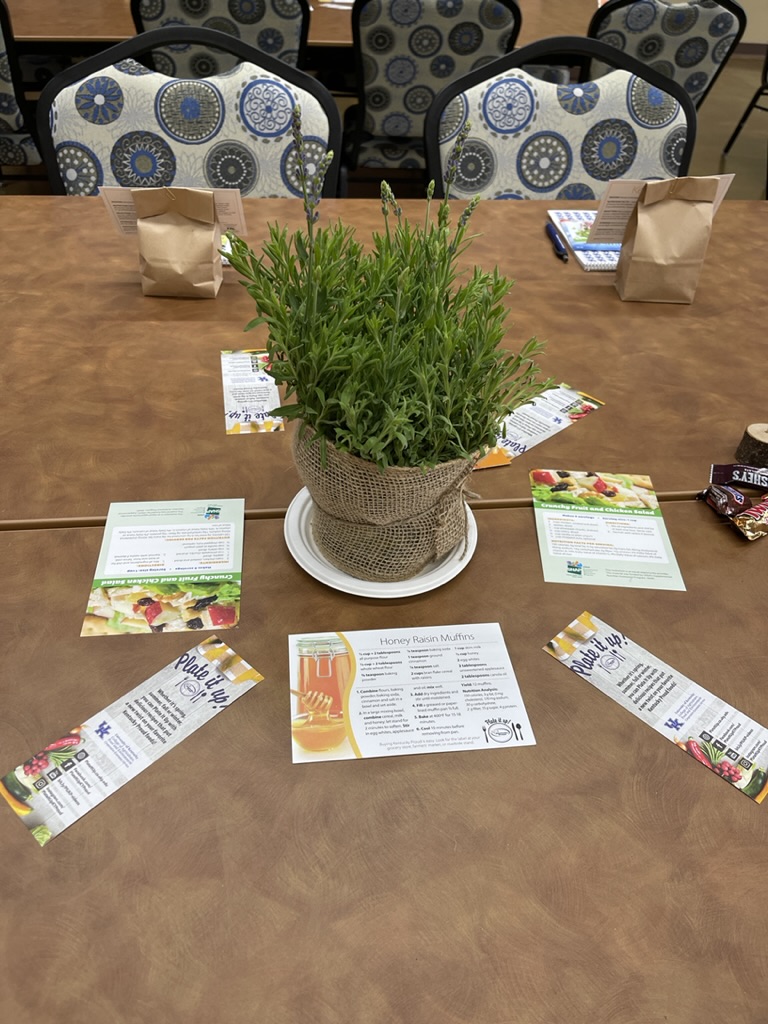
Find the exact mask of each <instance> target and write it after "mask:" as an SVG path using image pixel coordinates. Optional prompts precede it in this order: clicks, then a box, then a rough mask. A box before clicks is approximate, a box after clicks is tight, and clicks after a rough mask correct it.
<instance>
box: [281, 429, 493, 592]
mask: <svg viewBox="0 0 768 1024" xmlns="http://www.w3.org/2000/svg"><path fill="white" fill-rule="evenodd" d="M312 436H313V435H312V433H311V432H310V431H309V430H307V431H305V433H304V436H303V437H302V438H301V439H299V436H298V432H297V433H296V434H295V435H294V440H293V455H294V459H295V460H296V467H297V469H298V471H299V476H300V477H301V479H302V481H303V483H304V485H305V486H306V487H307V489H308V490H309V493H310V495H311V496H312V502H313V505H314V508H313V512H312V534H313V536H314V539H315V543H316V544H317V546H318V547H319V548H320V550H321V551H322V553H323V554H324V555H325V557H326V558H327V559H328V561H329V562H331V563H332V564H333V565H335V566H336V567H337V568H338V569H341V570H342V571H343V572H346V573H348V574H349V575H350V576H354V577H355V578H356V579H361V580H375V581H378V582H395V581H397V580H407V579H410V578H411V577H413V576H415V575H416V574H417V573H419V572H421V570H422V569H424V568H425V567H426V566H427V565H429V563H430V562H433V561H434V560H435V559H437V558H441V557H442V556H443V555H446V554H448V552H449V551H452V550H453V548H455V547H456V545H457V544H461V543H466V539H467V512H466V507H465V505H464V488H465V486H466V484H467V481H468V479H469V474H470V473H471V472H472V469H473V467H474V464H475V462H476V459H474V458H473V459H455V460H453V461H451V462H444V463H441V464H440V465H438V466H435V468H434V469H429V470H426V471H424V470H422V469H418V468H417V469H410V468H401V467H399V466H393V467H390V468H388V469H387V470H385V471H384V472H383V473H382V472H381V470H379V469H378V467H377V466H375V465H374V464H373V463H372V462H366V461H364V460H363V459H359V458H357V457H356V456H354V455H350V454H348V453H347V452H342V451H339V450H338V449H336V448H334V446H333V445H332V444H330V443H328V444H327V445H326V460H325V461H326V464H325V466H323V465H322V462H321V447H320V444H319V443H318V442H316V443H314V444H313V443H311V438H312Z"/></svg>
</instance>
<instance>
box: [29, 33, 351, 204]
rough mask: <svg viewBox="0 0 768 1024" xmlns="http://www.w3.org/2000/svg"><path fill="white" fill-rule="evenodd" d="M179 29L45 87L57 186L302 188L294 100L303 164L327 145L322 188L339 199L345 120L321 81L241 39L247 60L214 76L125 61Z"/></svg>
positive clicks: (120, 49) (146, 38)
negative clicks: (330, 153) (174, 73)
mask: <svg viewBox="0 0 768 1024" xmlns="http://www.w3.org/2000/svg"><path fill="white" fill-rule="evenodd" d="M178 31H179V30H174V29H171V30H167V29H160V30H158V31H155V32H147V33H144V35H143V36H136V37H134V38H133V39H130V40H126V41H125V42H123V43H119V44H118V45H117V46H115V47H112V48H111V49H109V50H106V51H104V52H103V53H101V54H99V55H97V56H96V57H90V58H87V59H86V60H85V61H82V62H81V63H80V64H78V65H75V67H74V68H71V69H69V70H68V71H66V72H63V73H62V74H60V75H57V76H56V77H55V78H54V79H53V80H52V81H51V82H49V83H48V85H47V86H46V87H45V89H44V90H43V93H42V95H41V97H40V102H39V109H38V124H39V130H40V142H41V146H42V149H43V156H44V158H45V163H46V166H47V168H48V174H49V178H50V180H51V186H52V188H53V190H54V191H55V192H57V193H66V194H69V195H78V196H85V195H95V194H96V193H98V191H99V188H100V186H101V185H122V186H125V187H130V188H138V187H142V186H146V187H160V186H167V185H171V184H173V185H177V186H194V187H198V188H238V189H240V191H241V192H242V194H243V195H251V196H262V197H267V196H286V197H290V196H301V195H302V192H301V189H300V186H299V182H298V179H297V176H296V150H295V147H294V144H293V137H292V134H291V121H292V112H293V108H294V107H295V106H296V104H300V106H301V114H302V128H303V134H304V137H305V146H306V149H305V158H306V159H307V161H308V163H309V165H310V166H313V165H314V163H315V162H316V161H318V160H319V159H320V158H321V157H322V156H323V155H324V154H325V152H326V151H327V150H328V149H331V148H332V149H333V150H334V154H335V158H334V160H333V162H332V164H331V167H330V170H329V173H328V176H327V178H326V186H325V190H324V191H325V194H326V195H335V194H336V186H337V181H338V167H339V153H340V145H341V119H340V116H339V113H338V109H337V108H336V105H335V103H334V101H333V97H332V96H331V95H330V93H328V92H327V90H326V89H325V88H324V86H322V85H321V84H320V83H318V82H316V81H315V80H314V79H312V78H310V77H309V76H308V75H305V74H304V73H303V72H302V71H298V70H297V69H295V68H290V67H288V66H287V65H284V64H281V63H280V62H278V61H276V60H273V59H271V58H269V57H265V56H264V55H260V54H257V53H256V52H255V51H254V50H253V48H252V47H250V46H247V45H246V44H244V43H242V42H240V41H239V40H237V41H235V40H233V41H232V45H237V48H238V50H240V51H241V52H240V54H239V55H240V56H241V57H242V55H243V54H244V53H248V54H249V55H250V56H251V57H252V58H253V60H252V61H250V62H249V61H245V60H241V63H239V64H238V65H237V67H235V68H234V69H233V70H232V71H228V72H225V73H224V74H220V75H213V76H211V77H210V78H201V79H182V78H171V77H169V76H167V75H163V74H160V73H159V72H154V71H150V70H149V69H148V68H146V67H145V66H144V65H142V64H139V63H137V62H136V61H135V60H133V59H132V57H133V56H135V55H136V54H137V53H140V52H145V49H146V47H148V46H150V45H154V43H155V42H163V43H165V42H166V41H167V39H168V37H169V35H175V34H176V33H177V32H178ZM201 34H202V35H203V36H208V35H209V33H208V32H206V31H205V30H201V29H189V30H187V35H190V36H194V37H195V41H200V40H199V38H198V37H199V36H200V35H201ZM236 52H237V51H236Z"/></svg>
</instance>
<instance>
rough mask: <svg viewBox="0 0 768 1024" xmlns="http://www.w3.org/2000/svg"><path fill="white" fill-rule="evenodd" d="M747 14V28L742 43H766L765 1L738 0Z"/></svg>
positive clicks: (766, 4)
mask: <svg viewBox="0 0 768 1024" xmlns="http://www.w3.org/2000/svg"><path fill="white" fill-rule="evenodd" d="M740 2H741V6H742V7H743V8H744V10H745V11H746V12H747V28H746V31H745V32H744V36H743V38H742V40H741V41H742V43H768V3H766V2H765V0H740Z"/></svg>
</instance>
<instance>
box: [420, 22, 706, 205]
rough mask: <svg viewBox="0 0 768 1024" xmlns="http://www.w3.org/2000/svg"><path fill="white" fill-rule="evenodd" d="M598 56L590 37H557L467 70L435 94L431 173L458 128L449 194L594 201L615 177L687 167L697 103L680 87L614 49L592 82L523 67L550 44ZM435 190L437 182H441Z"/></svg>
mask: <svg viewBox="0 0 768 1024" xmlns="http://www.w3.org/2000/svg"><path fill="white" fill-rule="evenodd" d="M548 49H549V50H550V52H552V53H557V54H559V55H562V54H567V53H572V54H573V56H574V60H573V64H574V65H575V64H576V63H577V62H578V61H577V58H578V57H579V56H586V57H602V58H604V59H607V61H609V62H611V63H612V62H613V57H612V51H611V50H610V48H609V47H607V46H603V45H602V44H600V43H598V42H595V41H594V40H587V39H578V38H576V37H568V36H565V37H559V38H553V39H546V40H542V41H540V42H538V43H533V44H531V45H530V46H524V47H522V48H521V49H519V50H516V51H515V52H514V53H513V54H510V55H508V56H507V57H505V58H504V59H503V60H502V61H501V62H499V64H501V65H503V67H501V68H500V67H499V64H496V65H494V67H492V68H488V69H487V72H485V73H484V72H483V71H479V72H473V73H472V74H470V75H467V76H465V77H464V79H463V80H459V81H458V82H455V83H452V85H451V86H449V87H448V88H446V89H445V90H443V92H441V93H440V95H439V96H438V97H437V98H436V99H435V102H434V104H433V107H432V109H431V110H430V113H429V115H428V116H427V123H426V127H425V138H426V147H427V159H428V168H429V175H430V177H434V178H435V179H436V180H437V181H440V182H442V180H443V176H444V173H445V171H446V169H447V166H448V160H449V157H450V155H451V152H452V150H453V147H454V143H455V140H456V136H457V135H458V134H459V132H460V131H461V129H462V128H463V126H464V124H465V123H466V121H467V120H469V121H470V129H469V135H468V138H467V140H466V142H465V143H464V146H463V149H462V151H461V153H460V154H459V155H458V158H457V170H456V176H455V181H454V185H453V191H452V194H453V195H454V197H459V198H460V197H466V196H475V195H479V196H480V197H481V198H483V199H548V200H562V199H597V198H600V196H601V195H602V193H603V191H604V190H605V187H606V184H607V183H608V182H609V181H611V180H613V179H614V178H638V179H650V178H669V177H675V176H676V175H678V174H682V173H685V172H686V171H687V169H688V163H689V161H690V155H691V151H692V149H693V143H694V140H695V134H696V111H695V109H694V106H693V104H692V102H691V100H690V99H689V97H688V96H687V95H686V93H685V92H684V90H683V89H682V88H681V87H680V86H678V85H676V84H675V83H673V82H669V81H668V80H667V79H665V78H664V77H663V76H662V75H659V74H658V73H656V72H653V71H649V70H648V69H647V68H645V67H644V66H643V65H642V64H640V63H639V62H637V61H634V60H632V59H631V58H628V57H626V56H625V55H624V54H621V53H618V52H616V51H613V54H614V55H615V58H616V60H617V62H618V63H620V64H624V65H626V66H624V67H619V68H614V69H613V70H611V71H610V72H608V73H607V74H606V75H604V76H603V77H602V78H600V79H598V80H597V81H595V82H580V83H572V84H569V85H558V84H555V83H551V82H545V81H542V80H541V79H539V78H533V77H532V76H531V75H530V74H528V73H527V72H526V71H523V70H522V69H521V68H520V67H519V65H521V64H529V63H537V61H540V60H542V59H543V58H545V57H546V52H547V50H548ZM438 189H439V186H438Z"/></svg>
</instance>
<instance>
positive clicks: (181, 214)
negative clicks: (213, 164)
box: [131, 188, 222, 299]
mask: <svg viewBox="0 0 768 1024" xmlns="http://www.w3.org/2000/svg"><path fill="white" fill-rule="evenodd" d="M131 196H132V197H133V201H134V204H135V206H136V217H137V221H136V227H137V230H138V235H139V265H140V269H141V289H142V291H143V292H144V294H145V295H173V296H177V297H180V298H190V299H214V298H215V297H216V295H217V293H218V291H219V288H220V287H221V279H222V267H221V257H220V256H219V249H220V247H221V230H220V228H219V225H218V221H217V218H216V205H215V203H214V199H213V192H212V191H210V190H208V189H202V188H134V189H131Z"/></svg>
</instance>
